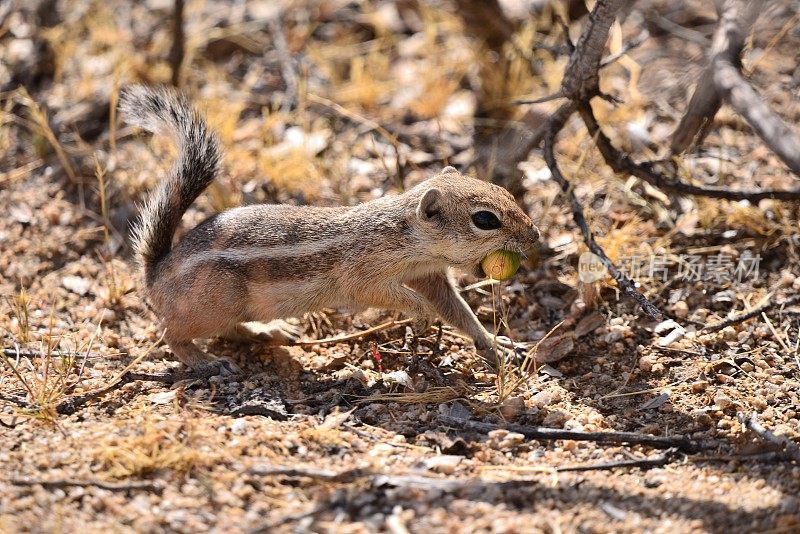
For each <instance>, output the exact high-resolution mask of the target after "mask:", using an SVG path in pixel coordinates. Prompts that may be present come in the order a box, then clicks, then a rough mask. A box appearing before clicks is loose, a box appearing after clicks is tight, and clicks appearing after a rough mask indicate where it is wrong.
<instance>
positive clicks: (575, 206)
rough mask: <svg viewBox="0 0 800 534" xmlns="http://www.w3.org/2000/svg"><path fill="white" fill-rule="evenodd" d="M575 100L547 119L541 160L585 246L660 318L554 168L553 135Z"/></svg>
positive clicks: (623, 286)
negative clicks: (563, 197)
mask: <svg viewBox="0 0 800 534" xmlns="http://www.w3.org/2000/svg"><path fill="white" fill-rule="evenodd" d="M575 107H576V106H575V104H572V103H569V104H565V105H563V106H561V108H559V109H558V111H556V112H555V113H554V114H553V115H552V116H551V117H550V119H549V120H548V126H547V132H546V133H545V136H544V160H545V162H546V163H547V167H548V168H549V169H550V172H551V174H552V175H553V179H555V180H556V182H558V184H559V185H560V186H561V190H562V191H563V192H564V194H566V195H567V196H568V197H569V200H570V204H571V206H572V218H573V219H574V220H575V224H576V225H577V226H578V228H579V229H580V231H581V234H582V235H583V240H584V241H585V242H586V246H587V247H589V250H590V251H591V252H592V253H593V254H594V255H596V256H597V257H598V258H600V261H601V262H602V263H603V265H605V267H606V269H608V272H609V273H610V274H611V276H612V277H613V278H614V280H616V281H617V285H618V286H619V288H620V289H621V290H622V291H623V293H625V294H626V295H627V296H629V297H630V298H632V299H633V300H634V301H636V302H637V303H638V304H639V305H640V306H641V307H642V309H643V310H644V311H645V313H647V315H649V316H650V317H653V318H654V319H660V318H661V316H662V314H661V312H660V311H659V309H658V308H656V307H655V306H654V305H653V304H652V303H651V302H650V301H649V300H647V298H646V297H645V296H644V295H642V294H641V293H639V292H638V291H636V288H635V286H634V285H633V282H631V280H630V279H629V278H628V277H627V276H625V274H623V273H622V272H621V271H620V270H619V269H617V267H616V266H615V265H614V262H612V261H611V259H610V258H609V257H608V255H606V253H605V251H604V250H603V249H602V247H600V245H599V244H598V243H597V241H595V239H594V235H592V231H591V230H590V229H589V225H588V224H587V222H586V217H585V216H584V214H583V207H582V206H581V204H580V202H579V201H578V197H577V196H576V195H575V191H574V190H573V188H572V186H571V185H570V183H569V181H567V179H566V178H565V177H564V175H563V174H561V170H560V169H559V168H558V162H557V161H556V156H555V142H556V136H557V135H558V133H559V132H560V131H561V130H562V129H563V128H564V125H565V124H566V122H567V119H568V118H569V117H570V116H571V115H572V114H573V113H574V112H575Z"/></svg>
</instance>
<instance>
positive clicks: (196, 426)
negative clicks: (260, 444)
mask: <svg viewBox="0 0 800 534" xmlns="http://www.w3.org/2000/svg"><path fill="white" fill-rule="evenodd" d="M136 419H137V424H136V425H134V426H133V427H131V428H129V429H128V432H127V433H123V434H122V435H117V436H109V437H108V438H107V439H105V440H102V441H101V442H100V443H99V444H98V445H97V446H96V447H94V448H93V449H92V450H91V457H92V458H94V461H95V462H96V463H98V464H99V466H100V468H101V469H102V470H103V471H104V473H105V474H106V475H107V476H109V477H112V478H128V477H144V476H150V475H154V474H163V472H164V471H168V472H172V473H175V474H179V475H185V474H187V473H190V472H193V471H197V470H199V469H203V468H207V467H210V466H213V465H216V464H218V463H219V462H221V461H223V460H224V459H225V457H226V455H225V453H224V452H223V450H222V448H221V444H220V443H219V442H218V439H217V437H216V436H214V435H213V433H211V432H210V430H209V429H208V428H206V427H205V426H204V425H203V424H202V419H198V418H197V415H196V414H194V413H191V412H190V411H184V412H182V413H181V414H180V417H178V418H177V419H176V418H175V417H173V416H170V417H164V416H161V415H158V414H156V413H151V412H147V411H143V412H142V413H140V414H138V415H137V416H136Z"/></svg>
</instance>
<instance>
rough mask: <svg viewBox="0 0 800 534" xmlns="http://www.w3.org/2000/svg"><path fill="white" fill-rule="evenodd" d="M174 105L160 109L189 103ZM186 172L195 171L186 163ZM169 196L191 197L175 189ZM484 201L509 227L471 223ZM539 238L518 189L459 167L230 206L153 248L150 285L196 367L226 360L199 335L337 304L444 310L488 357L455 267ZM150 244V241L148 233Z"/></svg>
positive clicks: (171, 337) (177, 346)
mask: <svg viewBox="0 0 800 534" xmlns="http://www.w3.org/2000/svg"><path fill="white" fill-rule="evenodd" d="M148 96H150V97H151V98H152V95H151V94H148ZM157 96H159V97H160V98H169V95H168V94H166V93H157ZM170 104H171V103H167V104H164V105H162V106H160V107H162V108H165V109H175V108H176V107H179V106H176V105H170ZM129 108H130V106H129ZM187 113H189V111H187ZM191 113H193V112H191ZM191 117H192V121H195V122H196V121H197V120H198V119H197V116H196V114H192V115H191ZM161 119H162V120H166V121H170V120H172V119H171V118H170V117H169V116H165V117H161ZM192 121H185V122H186V123H192ZM143 122H144V121H140V123H143ZM203 128H204V125H203ZM173 130H175V128H173ZM203 132H205V129H204V130H203ZM181 146H182V147H185V143H181ZM176 179H177V180H181V179H185V180H190V179H191V178H181V177H180V173H178V175H177V178H176ZM182 190H184V188H181V187H173V188H172V189H171V191H177V192H180V191H182ZM193 193H194V191H193V190H192V194H193ZM198 194H199V193H198ZM167 201H168V202H169V203H170V204H172V203H173V202H177V203H178V205H180V206H188V203H187V199H186V198H178V199H176V198H175V196H174V195H173V198H168V199H167ZM478 210H488V211H491V212H493V213H495V214H496V215H497V216H498V217H499V218H500V220H501V221H502V227H501V228H499V229H496V230H480V229H478V228H477V227H476V226H475V225H474V224H473V223H472V221H471V216H472V214H473V213H474V212H476V211H478ZM163 211H164V210H163V209H162V210H161V211H158V210H150V211H145V212H144V214H143V218H144V219H145V220H144V223H143V225H142V226H143V227H145V228H162V227H166V228H171V226H170V225H163V224H158V221H152V220H148V219H147V218H148V217H153V216H158V215H159V214H160V213H163ZM181 213H182V212H181ZM170 217H172V218H174V217H175V214H174V213H170ZM158 237H159V238H160V239H161V240H162V241H163V239H164V236H158ZM538 237H539V232H538V230H537V229H536V227H535V226H534V225H533V223H532V222H531V220H530V218H529V217H528V216H527V215H525V213H523V212H522V210H521V209H520V208H519V207H518V206H517V204H516V203H515V202H514V198H513V197H512V196H511V195H510V194H509V193H508V192H507V191H506V190H504V189H502V188H500V187H498V186H496V185H493V184H489V183H486V182H483V181H480V180H475V179H473V178H468V177H466V176H464V175H462V174H460V173H458V172H457V171H456V170H455V169H454V168H452V167H447V168H445V169H444V170H443V171H442V173H441V174H439V175H437V176H434V177H432V178H430V179H428V180H426V181H424V182H422V183H420V184H419V185H417V186H415V187H414V188H412V189H410V190H409V191H407V192H405V193H403V194H401V195H397V196H386V197H383V198H380V199H377V200H373V201H371V202H367V203H364V204H360V205H358V206H354V207H349V208H347V207H339V208H319V207H294V206H284V205H255V206H247V207H241V208H235V209H231V210H228V211H225V212H223V213H221V214H219V215H217V216H214V217H212V218H210V219H209V220H207V221H205V222H204V223H202V224H200V225H199V226H197V227H196V228H194V229H193V230H191V231H190V232H189V233H188V234H187V235H186V237H185V238H184V239H183V240H182V241H181V242H180V243H178V244H177V245H176V246H175V247H174V248H172V250H170V251H169V252H167V253H166V254H163V255H161V256H159V257H149V258H145V268H146V269H147V268H149V269H150V271H149V272H150V273H151V276H149V277H148V281H147V282H148V283H147V285H146V295H147V297H148V299H149V300H150V302H151V303H152V305H153V307H154V309H155V310H156V313H157V314H158V316H159V317H160V318H161V320H162V321H163V323H164V326H166V328H167V333H166V336H165V339H166V340H167V342H168V343H169V345H170V347H171V348H172V349H173V351H174V352H175V354H176V356H177V357H178V358H179V359H180V360H181V361H182V362H183V363H184V364H186V365H189V366H198V365H202V364H208V363H213V360H214V359H213V357H211V356H209V355H207V354H205V353H203V352H202V351H200V350H199V349H197V348H196V347H195V346H194V344H193V343H192V340H193V339H199V338H208V337H212V336H217V335H227V334H231V333H234V332H241V331H242V327H241V326H240V325H241V324H242V323H246V322H249V321H272V320H274V319H280V318H284V317H292V316H298V315H301V314H303V313H306V312H309V311H313V310H319V309H322V308H325V307H344V308H351V309H360V308H367V307H379V308H387V309H395V310H400V311H403V312H406V313H409V314H411V315H413V316H414V317H416V318H417V320H418V322H419V324H420V326H422V325H424V324H427V322H428V321H429V320H430V319H432V318H433V317H436V316H438V317H441V318H442V319H443V320H445V321H446V322H448V323H450V324H451V325H453V326H455V327H456V328H458V329H460V330H461V331H463V332H464V333H465V334H467V335H469V336H470V337H471V338H472V339H473V340H474V342H475V345H476V347H477V348H478V350H479V351H480V352H481V353H482V354H483V355H488V353H489V352H490V351H491V346H492V338H491V335H490V334H489V333H488V332H487V331H486V329H485V328H484V327H483V326H482V325H481V324H480V322H479V321H478V319H477V318H476V317H475V315H474V314H473V313H472V311H471V310H470V309H469V306H468V305H467V304H466V302H464V300H463V299H462V298H461V296H460V295H459V294H458V291H457V289H456V288H455V285H454V283H453V280H452V277H451V274H450V268H451V267H455V268H458V269H463V270H471V271H473V270H475V269H477V268H478V265H479V263H480V261H481V259H482V258H483V257H485V256H486V255H487V254H488V253H490V252H492V251H495V250H497V249H507V250H516V251H519V252H524V251H525V250H527V249H529V248H530V247H531V246H533V245H534V243H535V242H536V241H537V239H538ZM146 238H147V236H145V239H146ZM139 248H140V249H141V250H150V248H148V247H147V243H146V242H145V243H143V244H142V245H140V247H139ZM148 262H149V263H148Z"/></svg>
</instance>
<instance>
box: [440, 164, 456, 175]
mask: <svg viewBox="0 0 800 534" xmlns="http://www.w3.org/2000/svg"><path fill="white" fill-rule="evenodd" d="M454 172H455V173H457V172H458V169H456V168H455V167H453V166H452V165H448V166H447V167H445V168H444V169H442V172H440V173H439V174H452V173H454Z"/></svg>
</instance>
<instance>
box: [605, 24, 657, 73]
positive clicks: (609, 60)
mask: <svg viewBox="0 0 800 534" xmlns="http://www.w3.org/2000/svg"><path fill="white" fill-rule="evenodd" d="M649 38H650V32H648V31H647V30H642V32H641V33H640V34H639V35H637V36H636V37H634V38H633V39H631V40H630V41H627V42H626V43H624V44H623V45H622V48H620V50H619V52H617V53H616V54H611V55H610V56H606V57H604V58H603V60H602V61H600V68H603V67H607V66H609V65H611V64H613V63H615V62H616V61H617V60H619V58H621V57H622V56H624V55H625V54H627V53H628V52H630V51H631V50H633V49H634V48H638V47H639V46H641V45H642V43H644V42H645V41H646V40H648V39H649Z"/></svg>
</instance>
